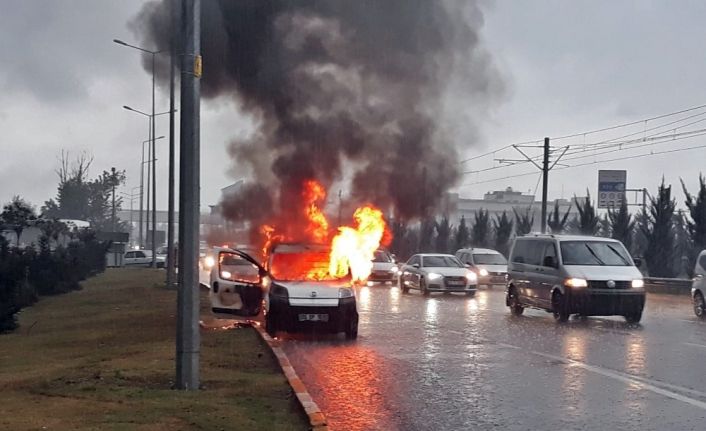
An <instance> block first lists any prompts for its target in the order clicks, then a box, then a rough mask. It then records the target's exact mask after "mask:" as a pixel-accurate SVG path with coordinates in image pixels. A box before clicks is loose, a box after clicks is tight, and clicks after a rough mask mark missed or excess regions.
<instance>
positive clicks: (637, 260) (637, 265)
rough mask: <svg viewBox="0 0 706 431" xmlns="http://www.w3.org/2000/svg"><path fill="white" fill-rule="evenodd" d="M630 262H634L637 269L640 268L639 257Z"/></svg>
mask: <svg viewBox="0 0 706 431" xmlns="http://www.w3.org/2000/svg"><path fill="white" fill-rule="evenodd" d="M632 261H633V262H635V266H636V267H638V268H639V267H641V266H642V259H640V258H639V257H635V258H633V259H632Z"/></svg>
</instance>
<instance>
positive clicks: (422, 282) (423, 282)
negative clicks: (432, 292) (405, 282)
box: [419, 277, 429, 296]
mask: <svg viewBox="0 0 706 431" xmlns="http://www.w3.org/2000/svg"><path fill="white" fill-rule="evenodd" d="M419 290H420V291H421V292H422V295H424V296H429V291H428V290H427V282H426V280H424V277H422V278H420V279H419Z"/></svg>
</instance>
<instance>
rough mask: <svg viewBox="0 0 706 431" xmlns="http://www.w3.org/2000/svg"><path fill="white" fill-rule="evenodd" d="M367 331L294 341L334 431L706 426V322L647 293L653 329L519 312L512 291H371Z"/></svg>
mask: <svg viewBox="0 0 706 431" xmlns="http://www.w3.org/2000/svg"><path fill="white" fill-rule="evenodd" d="M358 310H359V313H360V327H359V337H358V340H357V341H353V342H349V341H345V340H344V339H343V338H340V337H331V336H311V335H296V336H289V335H281V336H280V338H282V339H283V343H282V344H283V347H284V349H285V351H286V352H287V354H288V356H289V358H290V361H291V362H292V364H293V365H294V367H295V369H296V370H297V372H298V373H299V375H300V377H301V378H302V379H303V380H304V382H305V383H306V384H307V386H308V388H309V391H310V392H311V394H312V396H313V397H314V399H315V400H316V401H317V402H318V403H319V405H320V407H322V409H323V410H324V411H325V412H326V414H327V417H328V421H329V424H330V425H331V427H332V429H334V430H347V431H353V430H474V429H478V430H487V429H497V430H544V429H546V430H584V429H585V430H641V431H644V430H704V429H706V323H702V322H700V321H697V319H696V318H695V317H694V316H693V314H692V311H691V308H690V304H689V302H688V297H687V296H683V297H676V296H667V295H648V299H647V308H646V310H645V313H644V315H643V320H642V322H641V324H640V325H629V324H627V323H625V322H624V320H623V319H622V318H618V317H615V318H612V317H611V318H603V317H601V318H598V317H596V318H589V319H588V320H585V321H582V320H573V319H572V320H571V321H569V322H568V323H566V324H563V325H560V324H556V323H555V322H554V320H553V318H552V316H551V315H550V314H548V313H545V312H543V311H536V310H525V314H524V315H523V316H521V317H512V316H510V313H509V311H508V309H507V308H506V307H505V305H504V294H503V292H502V288H495V290H489V291H488V290H481V291H479V292H478V294H477V295H476V297H475V298H472V299H471V298H467V297H465V296H457V295H443V294H433V295H432V296H431V297H430V298H425V297H423V296H421V295H419V293H417V292H415V291H412V292H411V293H409V294H402V293H401V292H400V291H399V290H398V289H397V288H396V287H391V286H372V287H362V288H360V290H359V292H358Z"/></svg>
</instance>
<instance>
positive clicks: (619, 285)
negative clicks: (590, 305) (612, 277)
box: [588, 280, 632, 289]
mask: <svg viewBox="0 0 706 431" xmlns="http://www.w3.org/2000/svg"><path fill="white" fill-rule="evenodd" d="M613 283H615V286H614V287H609V286H608V281H605V280H601V281H595V280H591V281H589V282H588V287H589V289H630V288H631V287H632V282H631V281H614V282H613Z"/></svg>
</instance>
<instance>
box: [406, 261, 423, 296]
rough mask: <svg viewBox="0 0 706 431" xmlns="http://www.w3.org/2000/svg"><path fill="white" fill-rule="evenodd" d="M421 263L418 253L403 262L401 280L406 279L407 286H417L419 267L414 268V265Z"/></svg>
mask: <svg viewBox="0 0 706 431" xmlns="http://www.w3.org/2000/svg"><path fill="white" fill-rule="evenodd" d="M421 263H422V262H421V259H420V257H419V255H416V254H415V255H414V256H412V257H410V258H409V260H408V261H407V263H405V265H404V270H403V271H402V282H403V283H404V282H405V281H406V282H407V286H409V287H413V288H415V289H417V288H419V268H415V266H414V265H421Z"/></svg>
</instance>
